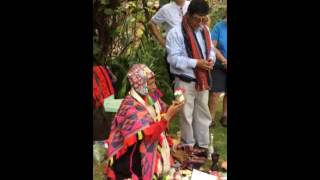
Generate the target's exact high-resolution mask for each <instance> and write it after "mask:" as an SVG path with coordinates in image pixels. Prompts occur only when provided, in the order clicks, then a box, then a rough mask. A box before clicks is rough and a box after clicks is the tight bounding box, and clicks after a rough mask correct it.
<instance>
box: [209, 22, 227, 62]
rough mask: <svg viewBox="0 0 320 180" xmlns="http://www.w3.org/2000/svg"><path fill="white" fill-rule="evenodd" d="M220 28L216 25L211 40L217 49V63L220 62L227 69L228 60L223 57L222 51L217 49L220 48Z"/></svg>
mask: <svg viewBox="0 0 320 180" xmlns="http://www.w3.org/2000/svg"><path fill="white" fill-rule="evenodd" d="M219 31H220V29H219V26H218V25H215V26H214V28H213V30H212V32H211V40H212V43H213V46H214V47H215V54H216V57H217V61H220V62H221V63H222V64H223V65H224V66H225V67H226V65H227V59H226V58H225V57H224V56H223V54H222V53H221V51H220V50H219V49H218V48H217V46H218V39H219Z"/></svg>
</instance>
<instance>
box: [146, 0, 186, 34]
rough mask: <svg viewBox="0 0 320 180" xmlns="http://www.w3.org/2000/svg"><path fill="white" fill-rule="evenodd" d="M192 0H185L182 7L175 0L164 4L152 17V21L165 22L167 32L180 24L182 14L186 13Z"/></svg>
mask: <svg viewBox="0 0 320 180" xmlns="http://www.w3.org/2000/svg"><path fill="white" fill-rule="evenodd" d="M189 4H190V1H185V3H184V4H183V6H182V7H180V6H178V5H177V4H176V3H175V2H174V1H172V2H170V3H168V4H165V5H164V6H162V7H161V8H160V9H159V11H158V12H157V13H156V14H155V15H154V16H153V17H152V18H151V20H152V22H154V23H156V24H158V25H160V24H163V25H164V28H165V30H166V33H167V32H169V30H170V29H171V28H173V27H174V26H176V25H180V24H181V21H182V16H183V15H185V14H186V12H187V10H188V6H189Z"/></svg>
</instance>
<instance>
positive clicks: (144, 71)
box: [128, 64, 154, 96]
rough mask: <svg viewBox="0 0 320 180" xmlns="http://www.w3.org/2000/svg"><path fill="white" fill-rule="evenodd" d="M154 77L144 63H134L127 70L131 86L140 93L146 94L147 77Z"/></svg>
mask: <svg viewBox="0 0 320 180" xmlns="http://www.w3.org/2000/svg"><path fill="white" fill-rule="evenodd" d="M152 77H154V73H153V72H152V71H151V70H150V69H149V68H148V67H147V66H146V65H145V64H134V65H133V66H132V67H131V68H130V70H129V72H128V79H129V82H130V84H131V87H133V88H134V90H135V91H136V92H138V93H139V94H141V95H144V96H146V95H148V93H149V92H148V85H147V81H148V79H150V78H152Z"/></svg>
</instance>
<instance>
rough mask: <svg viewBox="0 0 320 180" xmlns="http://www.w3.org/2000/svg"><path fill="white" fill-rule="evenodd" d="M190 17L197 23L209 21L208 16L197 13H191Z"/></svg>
mask: <svg viewBox="0 0 320 180" xmlns="http://www.w3.org/2000/svg"><path fill="white" fill-rule="evenodd" d="M192 18H193V19H194V21H195V22H197V23H201V22H202V23H207V22H208V21H209V18H208V17H207V16H198V15H193V16H192Z"/></svg>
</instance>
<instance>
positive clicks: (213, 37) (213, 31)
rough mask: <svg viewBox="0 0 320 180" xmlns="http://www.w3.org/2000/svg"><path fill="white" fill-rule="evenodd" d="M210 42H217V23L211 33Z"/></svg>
mask: <svg viewBox="0 0 320 180" xmlns="http://www.w3.org/2000/svg"><path fill="white" fill-rule="evenodd" d="M211 40H212V41H213V40H216V41H218V40H219V23H217V24H216V25H215V26H214V27H213V29H212V31H211Z"/></svg>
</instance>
